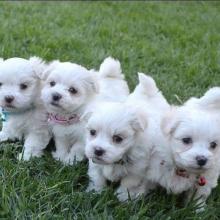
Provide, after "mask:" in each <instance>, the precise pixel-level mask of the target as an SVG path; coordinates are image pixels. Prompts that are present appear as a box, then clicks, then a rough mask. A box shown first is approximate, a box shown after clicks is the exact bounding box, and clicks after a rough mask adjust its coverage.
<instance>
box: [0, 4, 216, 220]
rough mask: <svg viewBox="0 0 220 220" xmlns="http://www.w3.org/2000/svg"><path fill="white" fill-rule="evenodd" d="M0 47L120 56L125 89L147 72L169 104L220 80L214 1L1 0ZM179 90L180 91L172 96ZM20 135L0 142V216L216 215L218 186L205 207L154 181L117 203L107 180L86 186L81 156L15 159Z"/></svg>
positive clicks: (83, 59) (66, 57) (63, 55)
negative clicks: (148, 189) (101, 187)
mask: <svg viewBox="0 0 220 220" xmlns="http://www.w3.org/2000/svg"><path fill="white" fill-rule="evenodd" d="M0 55H1V56H2V57H4V58H8V57H14V56H18V57H29V56H31V55H37V56H40V57H42V58H44V59H46V60H53V59H60V60H62V61H72V62H76V63H79V64H82V65H84V66H86V67H88V68H94V67H95V68H98V67H99V65H100V63H101V61H102V60H103V59H104V58H105V57H107V56H109V55H112V56H114V57H115V58H118V59H119V60H120V61H121V63H122V67H123V71H124V73H125V75H126V79H127V80H128V83H129V86H130V88H131V89H133V88H134V86H135V85H136V83H137V75H136V73H137V72H138V71H140V72H145V73H150V74H151V75H152V76H153V77H154V78H155V80H156V81H157V84H158V86H159V87H160V89H161V90H162V91H163V93H164V95H165V96H166V97H167V99H168V100H169V101H170V102H171V103H174V104H178V103H179V101H178V99H179V100H181V101H185V100H186V99H187V98H189V97H190V96H198V95H202V94H203V93H204V92H205V91H206V90H207V89H208V88H209V87H212V86H216V85H220V4H218V3H208V2H206V3H193V2H186V3H178V2H173V3H159V2H157V3H147V2H120V3H117V2H114V3H112V2H105V3H104V2H87V3H85V2H77V3H76V2H75V3H71V2H63V3H62V2H46V3H40V2H23V3H19V2H1V3H0ZM176 96H178V99H177V98H176ZM19 151H21V144H1V150H0V218H5V219H94V220H96V219H158V220H159V219H160V220H161V219H184V220H186V219H219V218H220V187H217V188H216V189H215V190H214V191H213V192H212V195H211V196H210V198H209V200H208V205H207V208H206V210H205V212H203V213H200V214H195V212H194V208H195V204H194V203H190V204H188V205H187V206H186V207H182V206H180V205H179V203H180V202H181V197H176V196H172V195H167V194H166V193H165V192H164V191H161V190H156V191H154V192H152V193H151V194H150V195H149V196H148V197H146V198H142V199H141V200H140V201H135V202H129V203H127V204H123V203H122V204H121V203H119V202H118V201H117V199H116V198H115V196H114V195H113V193H112V192H113V187H111V186H110V187H109V188H108V189H106V190H105V191H104V192H103V193H102V194H101V195H96V194H89V193H85V192H84V191H85V189H86V186H87V183H88V177H87V175H86V170H87V164H86V162H82V163H80V164H78V165H77V166H75V167H73V166H67V167H65V166H63V165H62V164H60V163H59V162H55V161H54V160H53V159H52V158H51V156H50V154H49V153H47V154H46V155H45V156H44V157H43V158H42V159H34V160H32V161H30V162H20V161H18V160H17V159H16V156H17V154H18V152H19Z"/></svg>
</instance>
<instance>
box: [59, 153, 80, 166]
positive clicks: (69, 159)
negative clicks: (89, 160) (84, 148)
mask: <svg viewBox="0 0 220 220" xmlns="http://www.w3.org/2000/svg"><path fill="white" fill-rule="evenodd" d="M83 159H84V156H83V155H80V154H75V155H67V156H66V157H65V158H64V159H63V160H62V161H63V163H65V164H66V165H74V164H76V163H78V162H80V161H82V160H83Z"/></svg>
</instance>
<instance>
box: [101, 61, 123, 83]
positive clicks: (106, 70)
mask: <svg viewBox="0 0 220 220" xmlns="http://www.w3.org/2000/svg"><path fill="white" fill-rule="evenodd" d="M99 74H100V76H101V77H104V78H106V77H108V78H119V79H123V78H124V75H123V74H122V71H121V64H120V62H119V61H118V60H115V59H113V58H112V57H107V58H106V59H105V60H104V61H103V62H102V64H101V65H100V68H99Z"/></svg>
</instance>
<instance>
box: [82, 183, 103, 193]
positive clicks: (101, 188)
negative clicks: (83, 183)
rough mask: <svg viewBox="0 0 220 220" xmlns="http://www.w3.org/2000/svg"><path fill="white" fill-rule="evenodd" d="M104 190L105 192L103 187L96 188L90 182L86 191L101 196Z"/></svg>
mask: <svg viewBox="0 0 220 220" xmlns="http://www.w3.org/2000/svg"><path fill="white" fill-rule="evenodd" d="M102 190H103V186H96V185H94V184H93V183H91V182H90V183H89V185H88V187H87V189H86V192H92V191H95V192H96V193H98V194H101V192H102Z"/></svg>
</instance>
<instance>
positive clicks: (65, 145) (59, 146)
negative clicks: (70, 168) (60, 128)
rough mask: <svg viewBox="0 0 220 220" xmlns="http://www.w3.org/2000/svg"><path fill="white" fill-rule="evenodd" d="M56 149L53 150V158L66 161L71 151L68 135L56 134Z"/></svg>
mask: <svg viewBox="0 0 220 220" xmlns="http://www.w3.org/2000/svg"><path fill="white" fill-rule="evenodd" d="M55 145H56V151H55V152H52V155H53V158H54V159H55V160H60V161H62V162H64V163H65V162H66V157H67V156H68V153H69V147H70V144H69V140H67V138H66V137H56V136H55Z"/></svg>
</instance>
